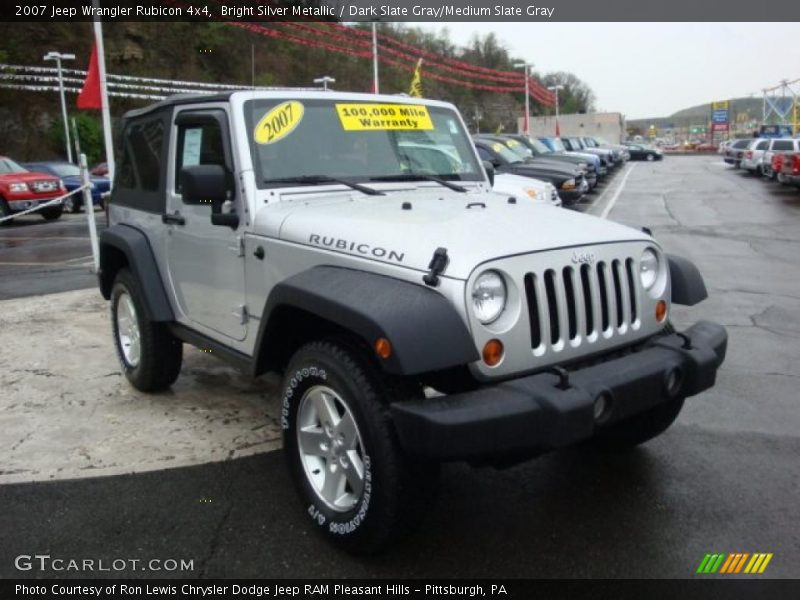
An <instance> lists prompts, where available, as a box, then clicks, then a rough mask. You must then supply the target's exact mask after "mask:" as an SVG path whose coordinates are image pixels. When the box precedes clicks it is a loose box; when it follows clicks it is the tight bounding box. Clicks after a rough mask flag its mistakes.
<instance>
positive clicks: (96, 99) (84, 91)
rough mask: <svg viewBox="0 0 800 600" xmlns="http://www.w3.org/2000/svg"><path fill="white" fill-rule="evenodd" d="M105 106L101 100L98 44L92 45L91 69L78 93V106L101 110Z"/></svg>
mask: <svg viewBox="0 0 800 600" xmlns="http://www.w3.org/2000/svg"><path fill="white" fill-rule="evenodd" d="M102 107H103V104H102V101H101V100H100V69H99V67H98V65H97V44H96V43H95V44H93V45H92V56H91V58H90V59H89V69H88V70H87V72H86V81H84V82H83V88H81V93H80V94H78V108H88V109H92V108H94V109H97V110H100V109H101V108H102Z"/></svg>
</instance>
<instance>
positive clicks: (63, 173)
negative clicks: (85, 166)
mask: <svg viewBox="0 0 800 600" xmlns="http://www.w3.org/2000/svg"><path fill="white" fill-rule="evenodd" d="M50 169H51V170H52V171H53V172H54V173H55V174H56V175H58V176H59V177H78V176H80V174H81V170H80V169H79V168H78V167H77V166H75V165H70V164H66V163H65V164H62V165H50Z"/></svg>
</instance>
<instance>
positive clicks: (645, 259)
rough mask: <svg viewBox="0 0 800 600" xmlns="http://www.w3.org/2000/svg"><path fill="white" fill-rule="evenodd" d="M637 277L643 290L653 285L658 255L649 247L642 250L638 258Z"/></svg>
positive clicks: (656, 273)
mask: <svg viewBox="0 0 800 600" xmlns="http://www.w3.org/2000/svg"><path fill="white" fill-rule="evenodd" d="M639 278H640V280H641V282H642V287H643V288H644V289H645V290H649V289H650V288H651V287H653V285H654V284H655V282H656V279H658V255H657V254H656V253H655V252H654V251H653V250H651V249H650V248H647V249H646V250H645V251H644V252H642V258H641V259H640V260H639Z"/></svg>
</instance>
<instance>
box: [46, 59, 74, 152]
mask: <svg viewBox="0 0 800 600" xmlns="http://www.w3.org/2000/svg"><path fill="white" fill-rule="evenodd" d="M43 60H45V61H48V60H54V61H56V68H57V69H58V91H59V92H60V94H61V118H62V119H63V121H64V139H65V140H66V142H67V161H68V162H72V144H70V141H69V121H68V120H67V102H66V100H65V99H64V78H63V77H62V73H61V61H62V60H75V55H74V54H62V53H61V52H48V53H47V54H45V55H44V58H43Z"/></svg>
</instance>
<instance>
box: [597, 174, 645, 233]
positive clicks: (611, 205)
mask: <svg viewBox="0 0 800 600" xmlns="http://www.w3.org/2000/svg"><path fill="white" fill-rule="evenodd" d="M635 167H636V164H629V165H628V171H627V172H626V173H625V176H624V177H623V178H622V181H621V182H620V184H619V187H617V189H616V190H615V191H614V195H613V196H611V200H609V201H608V204H607V205H606V207H605V208H604V209H603V212H602V213H600V218H601V219H605V218H606V217H608V213H610V212H611V209H612V208H614V205H615V204H616V203H617V199H618V198H619V195H620V194H621V193H622V190H623V189H624V188H625V184H626V183H627V181H628V177H630V175H631V173H633V169H634V168H635Z"/></svg>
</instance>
